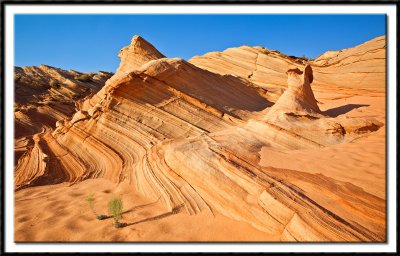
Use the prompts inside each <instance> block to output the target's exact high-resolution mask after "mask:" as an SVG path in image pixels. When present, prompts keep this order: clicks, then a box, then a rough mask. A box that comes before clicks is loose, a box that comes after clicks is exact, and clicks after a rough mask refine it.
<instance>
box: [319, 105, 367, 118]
mask: <svg viewBox="0 0 400 256" xmlns="http://www.w3.org/2000/svg"><path fill="white" fill-rule="evenodd" d="M361 107H369V105H368V104H347V105H344V106H340V107H337V108H331V109H328V110H326V111H324V114H326V115H328V116H330V117H337V116H340V115H343V114H346V113H348V112H350V111H352V110H353V109H356V108H361Z"/></svg>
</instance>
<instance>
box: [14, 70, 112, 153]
mask: <svg viewBox="0 0 400 256" xmlns="http://www.w3.org/2000/svg"><path fill="white" fill-rule="evenodd" d="M111 76H112V73H108V72H102V71H100V72H98V73H81V72H77V71H74V70H69V71H67V70H62V69H59V68H55V67H50V66H46V65H40V66H39V67H35V66H31V67H15V69H14V82H15V100H14V117H15V119H14V125H15V139H17V144H18V145H19V146H18V147H20V150H19V153H18V154H16V161H17V160H18V158H19V156H20V155H21V154H23V153H24V152H25V149H26V147H27V145H28V144H30V140H31V137H32V135H34V134H36V133H40V132H44V131H45V130H47V131H48V130H51V129H52V128H55V125H56V122H57V121H59V120H63V119H65V118H69V117H71V116H72V115H73V114H74V113H75V112H76V109H77V108H79V102H80V101H81V100H82V99H84V98H85V97H90V96H92V95H93V94H95V93H96V92H98V91H99V90H100V89H101V88H102V87H103V86H104V84H105V82H106V80H107V79H109V78H110V77H111Z"/></svg>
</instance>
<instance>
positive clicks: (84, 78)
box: [74, 74, 92, 82]
mask: <svg viewBox="0 0 400 256" xmlns="http://www.w3.org/2000/svg"><path fill="white" fill-rule="evenodd" d="M74 79H75V80H78V81H81V82H89V81H91V80H92V78H91V77H90V76H89V75H88V74H82V75H80V76H76V77H74Z"/></svg>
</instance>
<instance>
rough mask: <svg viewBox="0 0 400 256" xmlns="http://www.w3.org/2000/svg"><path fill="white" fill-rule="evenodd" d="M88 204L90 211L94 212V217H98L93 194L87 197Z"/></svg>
mask: <svg viewBox="0 0 400 256" xmlns="http://www.w3.org/2000/svg"><path fill="white" fill-rule="evenodd" d="M86 202H87V203H88V205H89V207H90V210H92V212H93V213H94V215H97V213H96V209H95V208H94V196H93V194H89V195H88V196H87V197H86Z"/></svg>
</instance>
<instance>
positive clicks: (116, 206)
mask: <svg viewBox="0 0 400 256" xmlns="http://www.w3.org/2000/svg"><path fill="white" fill-rule="evenodd" d="M122 209H123V205H122V199H121V198H119V197H113V198H112V199H111V200H110V201H109V202H108V210H109V212H110V214H111V215H112V217H113V218H114V227H116V228H121V227H123V226H124V224H123V223H121V222H119V221H120V219H121V216H122Z"/></svg>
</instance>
